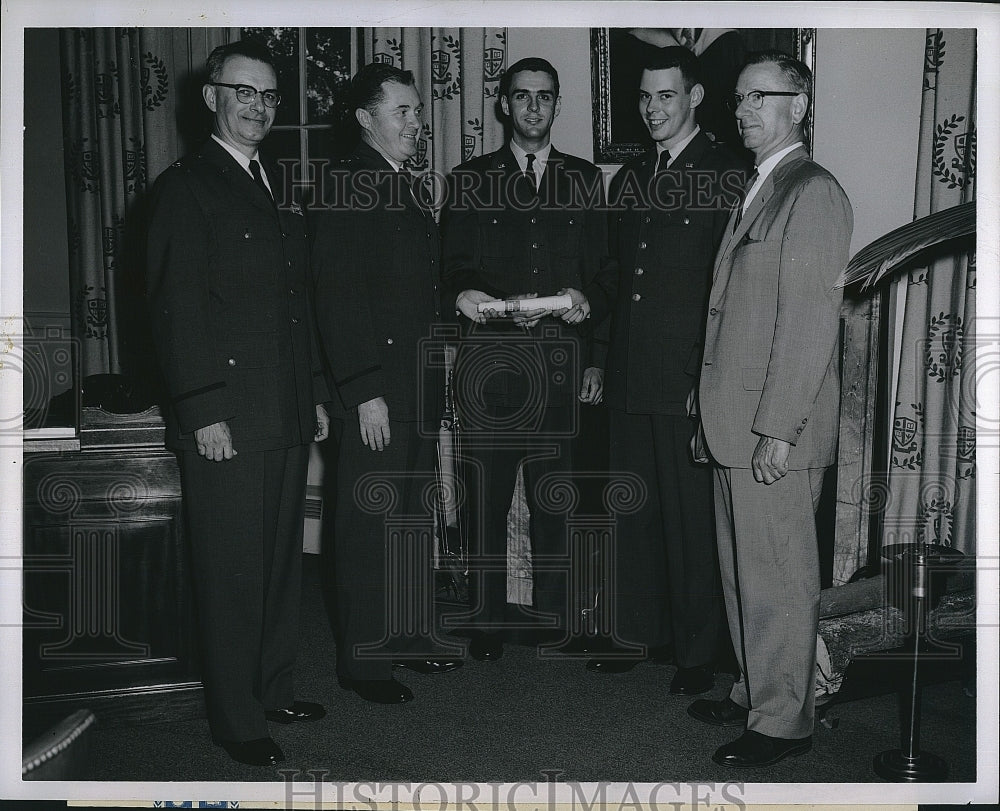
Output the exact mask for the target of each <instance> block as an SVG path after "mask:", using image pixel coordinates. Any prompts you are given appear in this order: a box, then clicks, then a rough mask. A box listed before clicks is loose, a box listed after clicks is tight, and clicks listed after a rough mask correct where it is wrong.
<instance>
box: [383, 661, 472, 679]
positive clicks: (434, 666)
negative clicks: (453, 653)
mask: <svg viewBox="0 0 1000 811" xmlns="http://www.w3.org/2000/svg"><path fill="white" fill-rule="evenodd" d="M463 664H465V662H463V661H462V660H461V659H396V660H395V661H393V663H392V665H393V667H405V668H406V669H407V670H412V671H413V672H415V673H423V674H424V675H425V676H433V675H434V674H436V673H447V672H448V671H450V670H458V669H459V668H460V667H461V666H462V665H463Z"/></svg>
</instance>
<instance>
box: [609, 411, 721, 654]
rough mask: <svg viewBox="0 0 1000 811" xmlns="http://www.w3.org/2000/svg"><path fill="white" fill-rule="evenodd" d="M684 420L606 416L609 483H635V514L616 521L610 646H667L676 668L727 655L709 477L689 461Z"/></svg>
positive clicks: (688, 429)
mask: <svg viewBox="0 0 1000 811" xmlns="http://www.w3.org/2000/svg"><path fill="white" fill-rule="evenodd" d="M693 429H694V422H693V421H692V420H689V419H688V418H687V417H682V416H665V415H658V414H628V413H626V412H624V411H619V410H617V409H612V411H611V425H610V434H611V474H610V476H611V479H612V481H614V478H615V473H616V472H617V471H622V472H628V473H632V474H635V475H636V476H638V478H639V479H640V480H641V481H643V482H645V485H646V498H645V500H644V501H643V502H642V505H641V506H640V507H639V508H638V510H636V511H634V512H622V513H619V514H618V516H617V521H616V528H615V537H614V540H613V544H614V555H613V560H614V580H613V582H614V590H613V593H612V595H611V596H612V600H611V601H610V610H611V611H612V618H611V624H612V626H613V628H614V629H615V631H614V632H615V635H616V637H617V639H618V641H619V642H622V643H626V642H627V643H631V644H637V645H648V646H656V645H665V644H667V643H671V642H672V643H673V645H674V650H675V655H676V658H677V663H678V665H680V666H681V667H694V666H697V665H704V664H708V663H709V662H711V661H713V660H715V659H716V658H717V657H718V656H720V655H722V654H723V653H724V652H725V650H726V647H727V646H728V639H727V633H726V617H725V608H724V603H723V599H722V586H721V581H720V576H719V561H718V552H717V547H716V542H715V530H714V521H713V517H714V513H715V508H714V504H713V492H712V471H711V469H710V468H709V467H708V466H707V465H696V464H694V463H693V462H692V461H691V456H690V451H689V449H688V444H689V442H690V439H691V435H692V433H693Z"/></svg>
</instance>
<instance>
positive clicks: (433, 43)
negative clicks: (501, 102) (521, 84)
mask: <svg viewBox="0 0 1000 811" xmlns="http://www.w3.org/2000/svg"><path fill="white" fill-rule="evenodd" d="M364 43H365V62H366V63H368V62H386V63H388V64H390V65H395V66H396V67H397V68H402V69H403V70H412V71H413V75H414V77H415V78H416V82H417V89H418V90H419V91H420V97H421V98H422V99H423V102H424V111H425V112H424V131H423V137H422V138H421V139H420V144H419V151H418V153H417V157H416V158H415V159H414V161H413V163H414V166H413V168H414V169H415V170H418V171H419V170H422V169H430V170H432V171H433V172H436V173H438V174H442V175H443V174H445V173H447V172H450V171H451V170H452V169H453V168H454V167H455V166H457V165H458V164H459V163H462V162H463V161H467V160H469V158H472V157H474V156H476V155H482V154H484V153H486V152H492V151H493V150H495V149H498V148H499V147H500V145H501V144H502V143H503V127H502V125H501V124H500V121H499V120H498V119H497V115H496V112H495V111H496V106H497V103H498V91H499V85H500V76H501V74H502V73H503V70H504V67H505V66H506V64H507V30H506V29H505V28H367V29H365V32H364Z"/></svg>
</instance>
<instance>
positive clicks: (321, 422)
mask: <svg viewBox="0 0 1000 811" xmlns="http://www.w3.org/2000/svg"><path fill="white" fill-rule="evenodd" d="M328 436H330V415H329V414H327V413H326V406H324V405H323V404H322V403H316V434H315V436H313V441H315V442H322V441H323V440H324V439H326V438H327V437H328Z"/></svg>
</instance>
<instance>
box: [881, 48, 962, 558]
mask: <svg viewBox="0 0 1000 811" xmlns="http://www.w3.org/2000/svg"><path fill="white" fill-rule="evenodd" d="M975 99H976V31H975V29H943V30H941V29H933V30H929V31H928V32H927V47H926V59H925V64H924V88H923V105H922V110H921V116H920V152H919V156H918V163H917V185H916V199H915V204H914V217H915V218H916V217H922V216H924V215H927V214H930V213H932V212H935V211H939V210H941V209H945V208H950V207H951V206H954V205H957V204H959V203H964V202H967V201H969V200H972V199H974V198H975V168H976V106H975ZM963 245H964V243H963ZM896 284H897V285H902V286H905V301H906V304H905V311H904V321H903V340H902V347H901V357H900V361H899V375H898V378H897V393H896V408H895V414H894V420H893V444H892V463H891V467H890V470H889V498H888V503H887V505H886V521H885V529H884V535H883V543H884V544H891V543H903V542H914V541H926V542H928V543H935V544H943V545H945V546H950V547H954V548H956V549H958V550H960V551H961V552H964V553H965V554H967V555H974V554H975V551H976V532H975V530H976V526H975V506H976V503H975V497H976V482H975V471H976V464H975V452H976V431H975V416H976V415H975V385H976V377H975V368H974V360H975V358H974V352H975V341H976V334H975V315H976V257H975V246H974V245H973V246H972V247H971V248H968V249H964V248H963V250H962V252H960V253H950V254H948V255H945V256H942V257H941V258H939V259H937V260H936V261H933V262H932V263H930V264H928V265H927V266H925V267H922V268H918V269H914V270H912V271H911V272H910V273H909V275H908V277H907V276H903V277H902V278H901V279H900V280H899V281H898V282H897V283H896Z"/></svg>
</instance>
